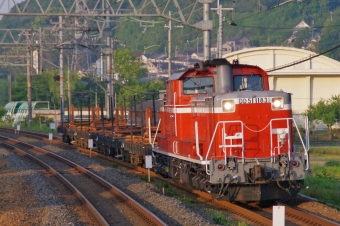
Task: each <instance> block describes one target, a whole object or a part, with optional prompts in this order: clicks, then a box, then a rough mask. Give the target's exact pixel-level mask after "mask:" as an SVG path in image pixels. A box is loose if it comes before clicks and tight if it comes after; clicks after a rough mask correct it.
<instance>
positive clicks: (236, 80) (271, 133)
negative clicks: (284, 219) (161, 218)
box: [65, 59, 310, 201]
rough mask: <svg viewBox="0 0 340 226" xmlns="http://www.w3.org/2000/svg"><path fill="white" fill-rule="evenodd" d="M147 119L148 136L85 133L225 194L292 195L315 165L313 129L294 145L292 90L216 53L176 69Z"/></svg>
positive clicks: (111, 149) (112, 149)
mask: <svg viewBox="0 0 340 226" xmlns="http://www.w3.org/2000/svg"><path fill="white" fill-rule="evenodd" d="M148 115H150V114H148ZM149 121H150V120H149ZM145 124H146V127H147V128H144V131H145V134H146V135H148V136H149V139H147V138H146V139H144V137H143V142H141V143H138V142H137V143H136V141H135V140H134V138H132V136H131V138H129V139H127V137H129V135H127V136H126V137H125V138H118V137H116V138H114V139H111V138H110V139H109V140H108V141H106V143H105V141H104V138H103V136H101V135H100V133H98V132H97V133H92V134H91V133H88V136H92V137H93V138H94V139H95V140H97V142H96V143H95V145H96V146H97V147H98V148H99V149H102V150H103V148H101V147H102V146H105V145H106V146H105V148H104V149H105V150H106V151H105V153H106V154H109V155H113V156H114V157H115V156H116V157H121V158H122V159H123V160H124V161H128V162H131V163H134V164H136V163H137V164H140V165H143V164H144V163H145V162H144V161H145V160H144V159H145V156H146V155H152V161H153V170H154V171H155V172H156V173H158V174H161V175H162V176H164V177H168V178H173V179H174V180H176V181H178V182H179V183H183V184H187V185H188V186H191V187H192V188H193V189H198V190H203V191H206V192H208V193H210V194H211V195H213V196H214V197H215V198H217V199H223V200H228V201H264V200H276V199H281V198H287V197H294V196H296V195H297V193H298V192H299V191H300V189H301V188H302V187H303V184H304V179H305V178H306V176H307V174H308V173H309V171H310V164H309V156H308V144H304V141H306V140H307V141H308V133H306V136H307V137H306V138H305V139H303V138H302V137H301V135H300V133H299V136H298V137H299V139H300V142H301V143H302V146H303V148H304V150H303V151H302V152H301V153H297V152H295V145H294V144H295V141H294V128H297V125H296V122H295V120H294V118H293V115H292V100H291V94H290V93H287V92H283V91H274V90H270V89H269V81H268V74H267V73H266V72H265V71H264V70H263V69H261V68H259V67H257V66H252V65H243V64H238V62H233V63H229V62H228V61H227V60H225V59H214V60H211V61H206V62H202V63H200V64H197V65H196V66H195V67H194V68H191V69H188V70H186V71H184V72H178V73H174V74H172V75H171V76H170V78H169V79H168V80H167V82H166V95H165V98H164V100H162V101H161V106H160V119H159V124H158V127H157V130H156V131H155V130H153V131H154V132H152V131H151V129H150V127H151V126H150V124H147V123H145ZM307 129H308V123H307V124H306V130H307ZM297 132H299V131H297ZM73 133H74V131H71V132H70V133H69V134H68V135H67V139H74V137H73V136H72V134H73ZM152 133H153V134H152ZM65 134H67V132H66V133H65ZM151 137H153V139H151ZM104 143H105V144H104ZM113 143H115V144H113Z"/></svg>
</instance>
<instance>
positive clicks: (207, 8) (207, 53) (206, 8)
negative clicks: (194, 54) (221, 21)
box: [202, 0, 213, 60]
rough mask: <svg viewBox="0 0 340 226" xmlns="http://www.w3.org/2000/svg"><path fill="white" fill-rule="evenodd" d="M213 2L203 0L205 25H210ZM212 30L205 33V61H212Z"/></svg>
mask: <svg viewBox="0 0 340 226" xmlns="http://www.w3.org/2000/svg"><path fill="white" fill-rule="evenodd" d="M211 2H213V1H210V0H202V3H203V23H204V22H205V23H208V22H209V21H211V20H210V3H211ZM210 36H211V31H210V30H204V31H203V43H204V44H203V49H204V52H203V53H204V60H210V58H211V53H210Z"/></svg>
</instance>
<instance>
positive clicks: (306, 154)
mask: <svg viewBox="0 0 340 226" xmlns="http://www.w3.org/2000/svg"><path fill="white" fill-rule="evenodd" d="M279 120H287V124H288V122H289V120H292V122H293V123H294V125H295V128H298V126H297V124H296V122H295V119H294V118H280V119H271V120H270V122H269V123H270V133H271V132H272V121H279ZM307 121H308V120H307ZM288 125H289V124H288ZM297 132H298V134H299V138H300V141H301V144H302V146H303V149H304V156H305V160H306V168H305V170H309V157H308V150H307V148H306V146H305V143H304V142H303V139H302V137H301V134H300V131H299V130H298V129H297ZM289 133H290V130H288V136H289ZM307 136H309V134H306V137H307ZM270 142H271V147H270V148H271V154H272V148H273V147H272V146H273V145H272V136H270ZM288 142H290V139H288ZM290 146H291V145H288V148H289V149H290V148H291V147H290ZM289 153H290V152H289ZM288 157H289V159H290V155H288Z"/></svg>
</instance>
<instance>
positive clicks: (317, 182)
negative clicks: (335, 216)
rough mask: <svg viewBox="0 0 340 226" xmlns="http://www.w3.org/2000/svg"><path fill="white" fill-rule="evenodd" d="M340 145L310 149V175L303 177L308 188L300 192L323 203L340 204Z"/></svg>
mask: <svg viewBox="0 0 340 226" xmlns="http://www.w3.org/2000/svg"><path fill="white" fill-rule="evenodd" d="M339 154H340V147H317V148H315V147H313V148H311V150H310V161H311V169H312V175H311V176H309V177H307V178H306V179H305V185H306V186H307V187H308V189H306V188H303V189H301V194H304V195H307V196H310V197H312V198H316V199H318V200H319V201H321V202H323V203H330V204H333V205H336V206H340V155H339Z"/></svg>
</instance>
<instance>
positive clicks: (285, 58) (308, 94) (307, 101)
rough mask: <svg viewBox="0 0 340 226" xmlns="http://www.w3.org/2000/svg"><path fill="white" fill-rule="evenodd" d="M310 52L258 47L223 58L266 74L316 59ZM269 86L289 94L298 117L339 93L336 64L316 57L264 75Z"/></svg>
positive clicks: (338, 65)
mask: <svg viewBox="0 0 340 226" xmlns="http://www.w3.org/2000/svg"><path fill="white" fill-rule="evenodd" d="M316 55H317V54H316V53H314V52H310V51H307V50H303V49H296V48H288V47H272V46H271V47H258V48H251V49H244V50H240V51H237V52H232V53H229V54H226V55H223V58H226V59H227V60H228V61H229V62H232V61H233V60H235V59H237V60H238V61H239V63H240V64H251V65H258V66H259V67H261V68H263V69H264V70H266V71H269V70H270V69H273V68H276V67H279V66H282V65H287V64H291V63H293V62H296V61H300V60H302V59H308V58H309V57H311V56H316ZM268 75H269V87H270V89H272V90H283V91H285V92H289V93H292V94H293V95H292V103H293V104H292V105H293V106H292V107H293V113H294V114H301V113H302V112H304V111H305V110H306V109H307V107H308V106H309V105H311V104H315V103H317V102H318V101H319V100H321V99H329V98H331V97H332V95H339V94H340V62H338V61H336V60H333V59H331V58H329V57H326V56H317V57H315V58H312V59H308V60H306V61H305V62H302V63H299V64H296V65H294V66H289V67H286V68H283V69H280V70H275V71H272V72H268Z"/></svg>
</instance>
